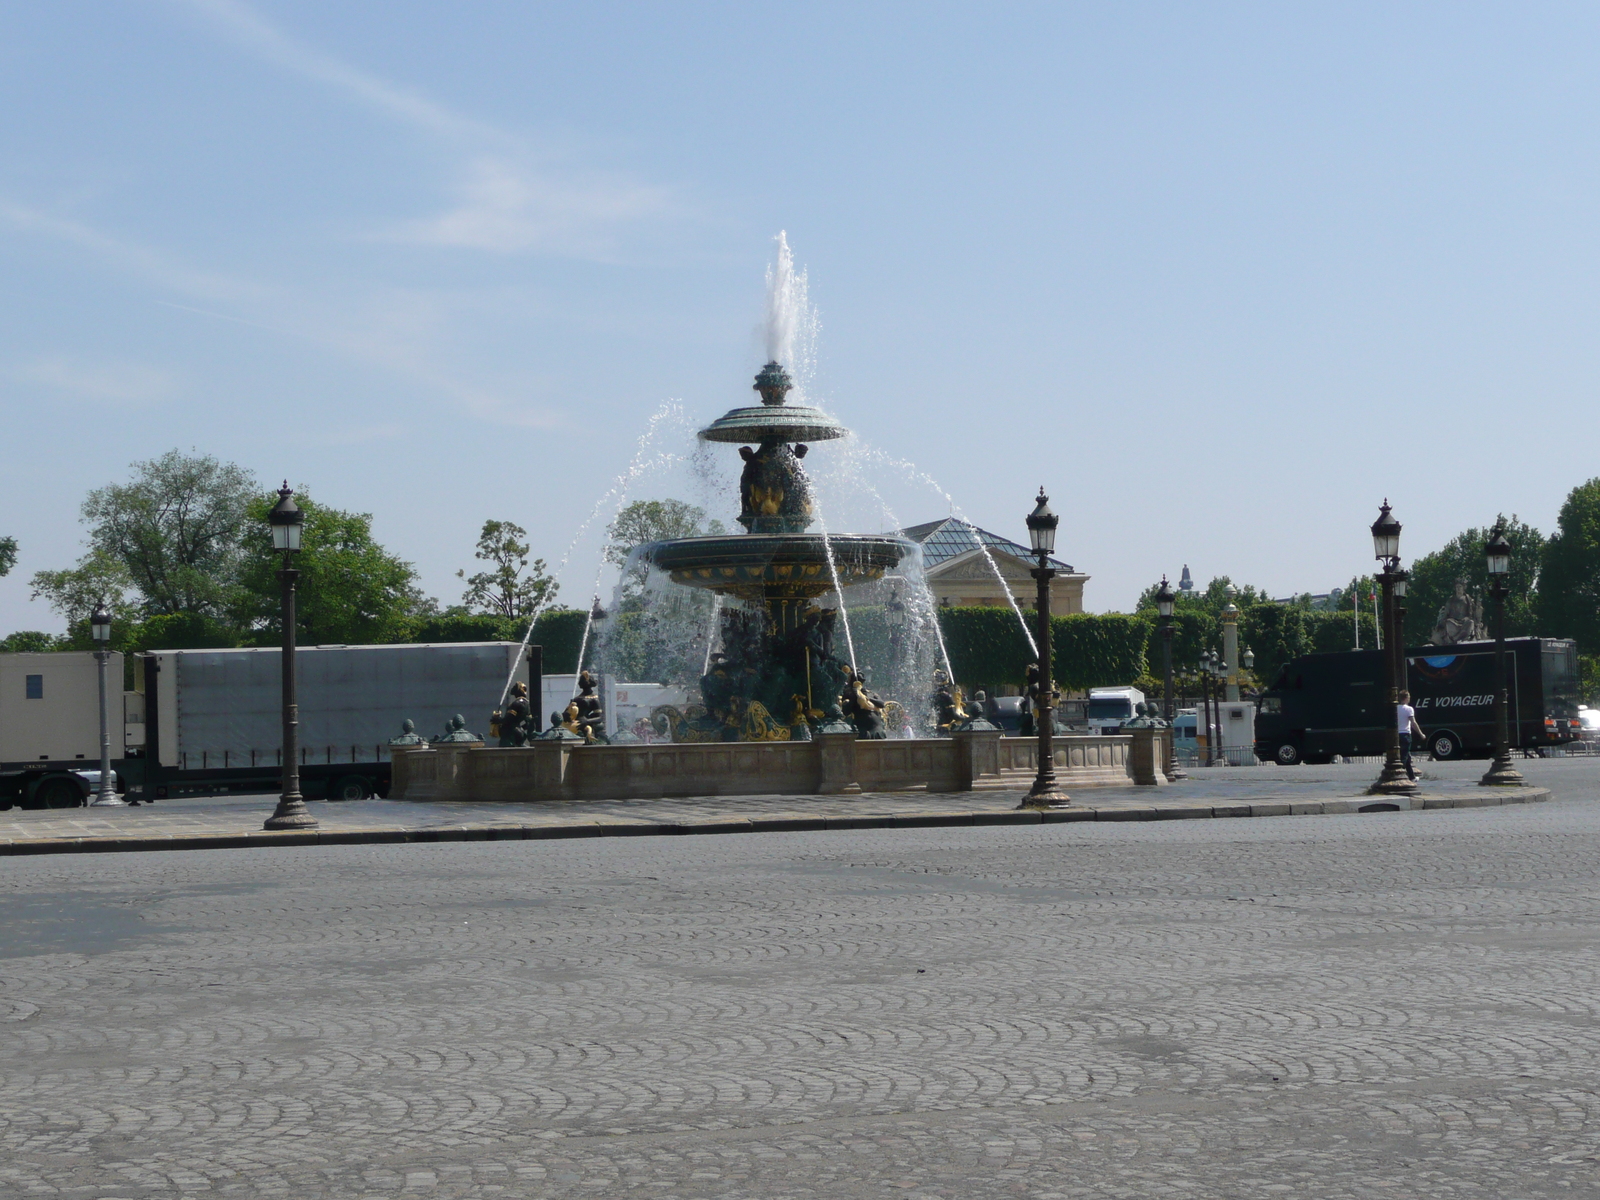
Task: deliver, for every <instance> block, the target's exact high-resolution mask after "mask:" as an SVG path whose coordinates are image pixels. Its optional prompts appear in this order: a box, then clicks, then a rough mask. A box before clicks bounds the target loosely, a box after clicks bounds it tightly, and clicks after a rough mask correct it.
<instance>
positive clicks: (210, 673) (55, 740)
mask: <svg viewBox="0 0 1600 1200" xmlns="http://www.w3.org/2000/svg"><path fill="white" fill-rule="evenodd" d="M519 649H520V648H519V647H518V645H517V644H516V643H515V642H452V643H436V644H423V645H407V646H312V647H306V648H304V649H301V650H299V651H297V652H296V655H295V663H296V667H297V675H298V700H299V705H300V736H299V741H300V764H301V765H300V787H301V791H302V792H303V793H304V794H305V795H306V797H307V798H308V799H346V800H355V799H361V798H363V797H366V796H373V795H379V796H381V795H385V794H387V792H388V790H389V768H390V759H389V739H390V738H392V737H394V736H396V735H397V734H398V733H399V732H400V728H401V724H402V723H403V722H404V721H405V720H407V719H410V720H412V721H414V722H416V730H417V732H418V733H420V734H422V735H423V736H424V737H432V736H436V735H438V734H439V733H441V732H442V731H443V730H444V728H445V725H446V723H447V722H448V721H449V720H450V718H451V717H452V716H454V715H455V714H457V713H460V714H461V715H462V716H463V717H464V718H465V719H466V722H467V728H469V729H472V730H474V731H476V732H478V733H479V734H482V735H484V736H487V733H488V726H489V715H490V713H491V712H493V710H494V709H495V707H496V706H497V704H498V703H499V700H500V694H501V691H502V689H503V688H504V687H505V685H506V679H507V677H508V676H509V675H510V674H511V672H512V667H513V665H515V667H516V678H517V679H519V680H521V681H522V682H523V683H526V682H527V681H528V671H529V663H528V661H527V659H526V657H525V656H523V655H522V654H521V653H519ZM532 649H533V650H534V651H537V649H538V648H537V647H533V648H532ZM534 657H537V656H536V655H535V656H534ZM281 663H282V652H281V651H279V650H277V649H236V650H158V651H155V652H153V653H150V654H147V655H143V656H142V657H141V660H140V661H139V662H138V663H136V664H135V679H136V682H137V684H138V686H137V687H136V689H135V691H133V692H128V693H124V692H122V689H121V686H120V684H121V680H122V678H123V675H122V671H123V667H122V656H121V655H113V656H112V662H111V663H110V666H109V670H110V674H111V678H112V679H113V680H115V681H117V685H118V686H117V690H116V693H115V695H116V696H117V701H116V703H118V704H119V706H120V707H121V708H122V709H123V710H124V712H125V714H126V715H125V718H124V720H123V723H122V725H121V732H122V738H121V739H120V742H119V739H118V738H117V736H116V734H115V733H114V734H113V738H112V755H113V757H114V759H115V760H116V762H115V763H114V767H115V770H116V773H117V776H118V789H119V790H121V791H124V792H125V794H126V796H127V798H128V799H130V800H159V799H162V798H164V797H168V796H208V795H209V796H215V795H226V794H229V793H236V794H237V793H245V794H248V793H258V792H272V791H276V790H277V788H278V786H279V781H280V779H281V772H282V764H283V707H282V691H281V689H282V676H281ZM94 672H95V662H94V656H93V654H91V653H72V652H68V653H56V654H8V655H0V807H4V808H9V807H11V805H12V804H21V805H23V806H24V807H30V808H50V807H62V806H67V805H75V804H78V803H80V802H81V800H82V798H83V797H84V795H85V794H86V793H87V791H88V787H89V780H88V779H87V778H85V776H84V774H83V773H82V772H84V771H85V770H86V769H87V768H90V767H93V768H94V769H95V771H94V773H93V778H94V779H98V773H97V772H98V766H99V756H100V748H99V736H100V734H99V730H100V725H99V721H100V718H99V707H98V706H99V698H98V685H97V682H96V679H95V674H94ZM112 721H113V728H114V729H115V728H117V717H116V716H115V715H113V718H112Z"/></svg>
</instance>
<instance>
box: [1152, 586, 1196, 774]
mask: <svg viewBox="0 0 1600 1200" xmlns="http://www.w3.org/2000/svg"><path fill="white" fill-rule="evenodd" d="M1175 599H1176V597H1175V596H1174V595H1173V593H1172V585H1171V584H1169V583H1168V582H1167V577H1166V576H1165V575H1163V576H1162V577H1161V586H1160V587H1159V588H1157V589H1156V613H1157V614H1158V615H1159V616H1160V617H1161V672H1162V681H1161V685H1162V697H1161V715H1162V717H1163V718H1164V719H1165V720H1166V722H1167V756H1166V757H1167V761H1166V762H1164V763H1162V764H1161V770H1162V772H1163V774H1165V775H1166V777H1167V778H1168V779H1187V778H1189V775H1188V772H1186V771H1184V770H1183V769H1182V768H1181V767H1179V766H1178V748H1177V746H1175V745H1174V744H1173V743H1174V741H1175V739H1174V738H1173V735H1172V718H1173V715H1174V710H1173V707H1172V607H1173V601H1174V600H1175Z"/></svg>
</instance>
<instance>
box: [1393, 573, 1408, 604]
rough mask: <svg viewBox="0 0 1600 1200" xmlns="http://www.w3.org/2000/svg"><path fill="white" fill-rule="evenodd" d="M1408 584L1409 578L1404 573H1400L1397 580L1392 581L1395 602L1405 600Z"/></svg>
mask: <svg viewBox="0 0 1600 1200" xmlns="http://www.w3.org/2000/svg"><path fill="white" fill-rule="evenodd" d="M1410 582H1411V576H1409V575H1407V574H1406V573H1405V572H1404V571H1401V572H1400V575H1399V578H1397V579H1396V580H1395V581H1394V595H1395V599H1396V600H1404V599H1405V598H1406V588H1407V586H1408V585H1409V584H1410Z"/></svg>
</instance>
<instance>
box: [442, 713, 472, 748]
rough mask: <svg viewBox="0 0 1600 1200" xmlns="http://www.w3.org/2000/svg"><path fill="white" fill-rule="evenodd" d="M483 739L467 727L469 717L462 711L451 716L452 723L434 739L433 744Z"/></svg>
mask: <svg viewBox="0 0 1600 1200" xmlns="http://www.w3.org/2000/svg"><path fill="white" fill-rule="evenodd" d="M482 741H483V739H482V738H481V737H479V736H478V735H477V734H475V733H473V732H472V731H471V730H470V729H468V728H467V719H466V718H465V717H463V716H462V715H461V714H460V713H457V714H456V715H455V716H453V717H451V718H450V723H449V724H448V725H447V726H445V730H444V732H443V733H441V734H440V735H439V736H438V737H436V738H434V739H433V743H432V744H433V745H435V746H438V745H441V744H449V743H451V742H480V743H481V742H482Z"/></svg>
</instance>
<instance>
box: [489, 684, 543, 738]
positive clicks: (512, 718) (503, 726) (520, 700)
mask: <svg viewBox="0 0 1600 1200" xmlns="http://www.w3.org/2000/svg"><path fill="white" fill-rule="evenodd" d="M532 717H533V706H532V705H531V704H529V703H528V685H527V684H525V683H523V682H521V681H520V680H519V681H518V682H516V683H514V684H512V685H511V696H510V698H509V699H508V700H507V701H506V706H505V708H504V709H498V708H497V709H495V711H494V713H493V714H492V715H491V716H490V718H489V735H490V736H491V737H494V738H497V739H498V744H499V745H502V746H526V745H527V744H528V739H529V738H530V737H531V736H533V734H534V733H536V732H537V730H535V729H534V728H533V727H532V726H533V721H532Z"/></svg>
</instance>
